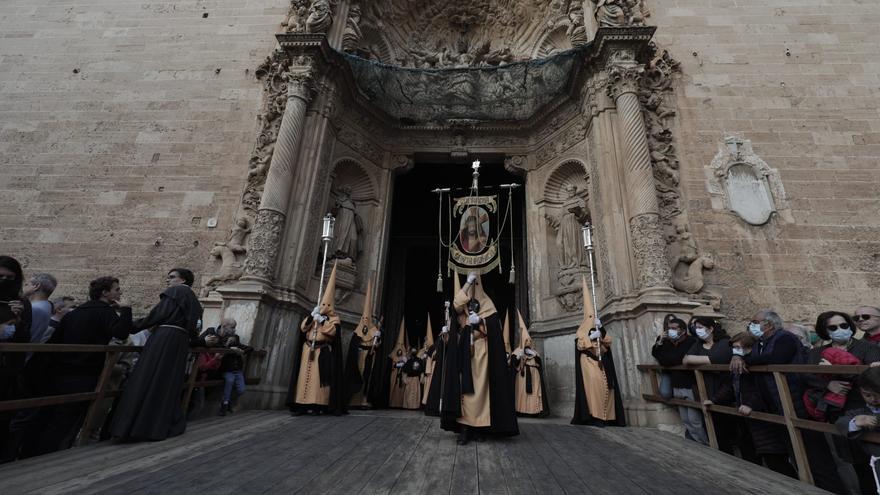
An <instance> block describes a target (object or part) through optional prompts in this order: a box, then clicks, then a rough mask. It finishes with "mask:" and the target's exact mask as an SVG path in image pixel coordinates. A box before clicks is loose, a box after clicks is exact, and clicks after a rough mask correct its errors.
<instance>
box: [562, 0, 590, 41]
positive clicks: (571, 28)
mask: <svg viewBox="0 0 880 495" xmlns="http://www.w3.org/2000/svg"><path fill="white" fill-rule="evenodd" d="M568 21H569V25H568V30H566V32H565V34H566V35H567V36H568V39H569V41H571V46H581V45H585V44H587V43H589V42H590V35H589V34H588V33H587V27H586V26H585V25H584V8H583V5H582V4H581V3H580V2H572V4H571V6H570V7H569V8H568Z"/></svg>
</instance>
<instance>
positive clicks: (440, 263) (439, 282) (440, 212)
mask: <svg viewBox="0 0 880 495" xmlns="http://www.w3.org/2000/svg"><path fill="white" fill-rule="evenodd" d="M437 201H438V202H439V204H438V205H437V215H438V216H437V240H438V241H439V242H438V243H437V292H441V293H442V292H443V192H442V191H441V192H440V193H439V195H438V197H437Z"/></svg>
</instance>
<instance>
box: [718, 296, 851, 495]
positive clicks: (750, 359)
mask: <svg viewBox="0 0 880 495" xmlns="http://www.w3.org/2000/svg"><path fill="white" fill-rule="evenodd" d="M748 331H749V333H751V334H752V336H754V337H755V338H756V339H758V343H757V344H756V345H755V347H754V348H753V349H752V352H751V353H750V354H748V355H746V356H733V358H732V359H731V360H730V370H731V371H732V372H734V373H738V374H741V373H745V372H747V371H748V366H752V365H754V366H760V365H772V364H804V362H805V361H806V356H805V352H804V347H803V346H802V345H801V341H800V339H798V338H797V336H795V335H794V334H792V333H790V332H786V331H785V329H784V324H783V322H782V318H781V317H780V316H779V314H778V313H776V312H775V311H772V310H769V309H762V310H760V311H758V312H757V313H755V315H754V316H753V317H752V319H751V321H750V322H749V327H748ZM785 378H786V382H788V388H789V390H790V392H791V397H792V406H793V407H794V409H795V412H796V413H797V416H798V417H799V418H804V419H805V418H807V411H806V409H805V408H804V403H803V400H802V397H803V383H802V380H801V378H800V377H799V376H798V375H796V374H794V373H788V374H786V376H785ZM756 381H757V384H758V390H759V392H760V394H761V398H762V400H763V401H764V402H765V403H766V404H767V406H768V408H769V409H770V410H769V411H768V412H771V413H773V414H782V413H783V409H782V398H781V396H780V394H779V391H778V389H777V388H776V380H775V379H774V377H773V374H772V373H760V376H758V377H757V378H756ZM801 436H802V437H803V440H804V449H805V450H806V451H807V458H808V460H809V462H810V471H811V472H812V474H813V481H814V482H815V484H816V486H818V487H819V488H822V489H824V490H828V491H830V492H834V493H838V494H844V493H846V488H845V487H844V485H843V481H842V480H841V479H840V475H839V474H838V473H837V466H836V464H835V462H834V457H833V456H832V455H831V449H830V447H829V446H828V442H827V441H826V440H825V436H824V435H823V434H822V433H820V432H815V431H810V430H802V431H801Z"/></svg>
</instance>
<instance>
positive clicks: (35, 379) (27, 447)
mask: <svg viewBox="0 0 880 495" xmlns="http://www.w3.org/2000/svg"><path fill="white" fill-rule="evenodd" d="M193 279H194V276H193V274H192V272H191V271H189V270H187V269H185V268H174V269H172V270H171V271H169V272H168V276H167V278H166V282H167V285H168V288H167V289H166V290H165V291H164V292H163V293H162V295H161V296H160V301H159V304H157V305H156V306H155V307H154V308H153V309H152V310H151V311H150V313H149V314H148V315H147V316H146V317H144V318H141V319H139V320H135V319H133V317H132V308H131V307H130V306H129V305H127V304H126V303H125V302H123V301H122V294H123V289H122V286H121V284H120V280H119V279H118V278H116V277H109V276H105V277H99V278H97V279H95V280H92V281H91V282H90V283H89V286H88V300H86V301H82V302H78V301H77V300H76V299H75V298H74V297H71V296H61V297H54V298H53V294H54V292H55V289H56V287H57V285H58V281H57V280H56V278H55V277H53V276H52V275H50V274H46V273H37V274H34V275H32V276H30V278H28V279H25V277H24V273H23V271H22V267H21V265H20V263H19V262H18V261H17V260H15V259H14V258H12V257H9V256H0V343H22V344H85V345H114V344H115V345H134V346H143V350H142V351H140V352H129V353H123V354H122V355H121V357H120V358H119V360H118V361H117V362H116V364H115V366H114V368H113V370H112V372H111V374H110V376H109V384H108V386H107V389H120V388H121V389H122V390H123V393H122V395H121V396H119V397H117V398H116V399H113V398H108V399H105V400H104V401H101V402H99V403H97V404H96V408H95V410H94V411H93V414H92V424H93V426H96V428H95V429H94V431H93V432H91V433H92V439H109V438H111V437H113V438H119V439H123V440H126V441H130V440H161V439H163V438H166V437H167V436H173V435H176V434H179V433H182V432H183V428H184V426H185V419H186V418H185V415H184V414H183V411H182V409H181V407H180V404H181V401H180V397H181V391H182V384H183V380H184V379H185V376H186V374H187V373H188V372H190V371H189V370H195V372H199V371H201V372H205V371H215V372H217V373H219V374H220V376H222V377H223V378H224V380H225V383H226V386H225V388H224V390H223V394H222V399H220V400H219V401H220V414H222V415H225V414H228V413H229V412H231V411H232V410H233V407H232V405H233V404H234V398H235V395H233V391H235V392H237V395H241V394H242V393H243V392H244V383H245V380H244V359H243V356H244V355H245V354H247V353H249V352H250V351H251V348H250V347H248V346H246V345H244V344H243V343H242V342H241V339H240V338H239V336H238V335H237V334H236V333H235V326H236V322H235V320H233V319H230V318H226V319H224V320H223V321H222V322H221V325H220V327H219V329H218V330H215V329H213V328H210V329H208V330H206V331H204V332H201V334H200V333H199V332H200V330H201V329H200V327H201V315H202V308H201V305H200V304H199V303H198V300H197V297H196V296H195V294H194V293H193V292H192V289H191V286H192V283H193ZM191 346H198V347H204V346H207V347H212V346H216V347H221V346H222V347H226V348H228V349H231V350H232V351H233V352H232V353H222V354H221V353H216V354H214V353H202V354H199V356H201V357H202V358H206V360H207V361H208V362H207V363H206V362H203V361H204V360H203V359H199V360H198V361H196V360H195V358H192V357H190V352H189V347H191ZM105 356H106V354H105V353H104V352H28V353H25V352H0V401H5V400H15V399H29V398H36V397H46V396H57V395H69V394H77V393H89V392H94V391H95V389H96V387H97V385H98V381H99V378H100V376H101V374H102V371H103V369H104V366H105ZM211 363H216V364H211ZM157 391H158V392H159V393H161V395H157ZM203 393H204V391H203V390H202V391H201V394H202V397H203ZM89 404H90V402H88V401H85V402H72V403H65V404H56V405H50V406H43V407H35V408H30V409H19V410H15V411H5V412H0V463H3V462H9V461H12V460H15V459H22V458H27V457H32V456H35V455H41V454H45V453H49V452H54V451H57V450H61V449H66V448H69V447H71V446H72V445H73V444H74V443H75V442H76V441H77V438H78V437H79V435H80V430H81V429H82V426H83V423H84V420H85V418H86V415H87V412H88V410H89ZM117 413H118V414H117ZM159 416H162V417H166V416H167V417H168V418H169V420H168V421H166V422H163V421H160V420H158V419H157V418H158V417H159ZM114 432H116V433H114ZM80 440H82V439H80Z"/></svg>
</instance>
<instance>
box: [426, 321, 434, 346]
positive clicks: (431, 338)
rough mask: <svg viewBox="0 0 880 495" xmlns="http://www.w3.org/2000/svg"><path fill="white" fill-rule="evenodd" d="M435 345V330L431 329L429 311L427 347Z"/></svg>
mask: <svg viewBox="0 0 880 495" xmlns="http://www.w3.org/2000/svg"><path fill="white" fill-rule="evenodd" d="M432 345H434V331H433V330H432V329H431V313H428V328H427V329H426V330H425V349H428V348H429V347H431V346H432Z"/></svg>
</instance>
